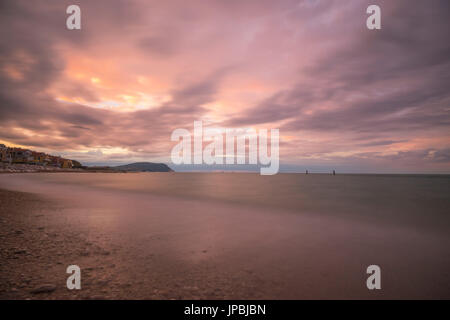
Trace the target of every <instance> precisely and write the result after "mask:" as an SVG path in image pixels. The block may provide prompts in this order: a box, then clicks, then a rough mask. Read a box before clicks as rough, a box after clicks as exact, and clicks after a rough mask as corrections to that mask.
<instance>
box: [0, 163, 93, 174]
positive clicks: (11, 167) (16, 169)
mask: <svg viewBox="0 0 450 320" xmlns="http://www.w3.org/2000/svg"><path fill="white" fill-rule="evenodd" d="M83 171H85V170H84V169H81V168H71V169H67V168H59V167H54V166H42V165H32V164H22V163H18V164H7V163H0V173H26V172H28V173H30V172H83Z"/></svg>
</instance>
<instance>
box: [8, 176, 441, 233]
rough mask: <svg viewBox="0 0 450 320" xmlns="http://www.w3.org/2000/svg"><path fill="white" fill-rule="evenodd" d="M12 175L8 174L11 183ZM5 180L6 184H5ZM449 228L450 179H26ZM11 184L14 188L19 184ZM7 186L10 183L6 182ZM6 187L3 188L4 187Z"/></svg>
mask: <svg viewBox="0 0 450 320" xmlns="http://www.w3.org/2000/svg"><path fill="white" fill-rule="evenodd" d="M8 176H9V177H11V176H10V175H3V177H5V178H6V179H8ZM6 179H4V180H6ZM30 179H32V180H38V181H39V182H41V183H42V182H44V183H52V184H53V183H60V184H69V185H72V184H75V185H82V186H86V187H93V188H101V189H114V190H122V191H133V192H138V193H149V194H156V195H164V196H170V197H180V198H185V199H196V200H208V201H221V202H229V203H234V204H241V205H248V206H255V207H264V208H272V209H279V210H287V211H294V212H302V213H321V214H332V215H340V216H349V217H354V218H356V217H357V218H359V219H366V220H369V221H383V220H387V221H389V222H390V223H397V222H398V223H401V224H413V225H414V224H417V225H419V226H420V227H421V228H423V227H428V226H431V227H434V228H444V229H446V228H448V227H449V220H450V219H449V217H448V208H449V207H450V197H449V196H448V195H449V194H450V176H448V175H447V176H446V175H440V176H439V175H336V176H332V175H326V174H309V175H304V174H278V175H275V176H261V175H259V174H252V173H127V174H121V173H95V174H94V173H86V174H73V173H58V174H55V173H49V174H41V173H40V174H27V176H26V180H30ZM17 180H19V181H20V179H11V183H12V184H14V183H16V184H17V183H19V182H18V181H17ZM4 182H5V181H4ZM1 184H2V183H0V185H1Z"/></svg>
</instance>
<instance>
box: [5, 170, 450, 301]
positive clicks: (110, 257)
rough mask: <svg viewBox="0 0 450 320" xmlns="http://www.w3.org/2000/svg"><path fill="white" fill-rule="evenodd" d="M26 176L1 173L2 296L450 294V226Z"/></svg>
mask: <svg viewBox="0 0 450 320" xmlns="http://www.w3.org/2000/svg"><path fill="white" fill-rule="evenodd" d="M71 175H73V173H72V174H71ZM16 176H17V178H14V177H11V176H9V177H10V181H9V182H11V183H5V181H6V180H2V181H1V182H0V188H3V189H1V190H0V219H1V224H0V255H1V261H2V263H1V265H0V298H1V299H317V298H318V299H380V298H381V299H386V298H394V299H405V298H412V299H419V298H422V299H432V298H434V299H442V298H447V299H448V298H450V268H449V267H450V255H449V254H448V248H449V244H450V236H449V235H448V233H442V232H431V231H430V230H428V229H427V230H420V229H417V228H411V227H399V226H398V225H397V224H395V225H389V224H384V223H382V224H373V223H365V222H364V221H355V220H352V219H345V218H342V217H341V218H333V217H331V216H330V215H326V216H324V215H314V214H310V213H307V212H305V213H304V214H293V213H292V212H288V211H281V210H276V209H274V208H267V209H263V208H254V207H251V206H244V205H236V204H226V203H220V202H214V201H199V200H188V199H180V198H175V197H167V196H160V195H149V194H144V193H139V192H135V191H119V190H114V189H108V188H98V187H92V186H86V185H80V184H71V183H70V182H67V183H66V184H57V185H56V184H49V183H45V184H44V183H38V182H36V180H35V179H29V178H28V176H26V175H22V174H18V175H16ZM13 180H17V181H19V182H20V183H18V184H16V183H12V181H13ZM7 189H8V190H7ZM72 264H76V265H79V266H80V268H81V286H82V289H81V290H68V289H67V288H66V279H67V277H68V274H66V273H65V271H66V268H67V266H69V265H72ZM371 264H377V265H379V266H380V267H381V270H382V290H378V291H369V290H368V289H367V288H366V279H367V274H366V268H367V266H369V265H371ZM39 289H43V290H39ZM39 291H44V292H39Z"/></svg>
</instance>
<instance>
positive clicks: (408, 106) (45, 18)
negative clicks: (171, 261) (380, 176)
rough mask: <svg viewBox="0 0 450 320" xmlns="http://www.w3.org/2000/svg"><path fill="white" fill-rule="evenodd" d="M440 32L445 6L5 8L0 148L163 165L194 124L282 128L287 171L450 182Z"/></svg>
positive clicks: (225, 3)
mask: <svg viewBox="0 0 450 320" xmlns="http://www.w3.org/2000/svg"><path fill="white" fill-rule="evenodd" d="M71 4H77V5H79V6H80V8H81V12H82V14H81V15H82V19H81V20H82V22H81V23H82V29H81V30H67V28H66V18H67V16H68V15H67V14H66V8H67V6H68V5H71ZM370 4H378V5H379V6H380V7H381V10H382V29H381V30H368V29H367V28H366V19H367V17H368V15H367V14H366V8H367V7H368V6H369V5H370ZM449 21H450V1H448V0H442V1H439V0H430V1H419V0H417V1H411V0H389V1H376V0H373V1H366V0H361V1H358V0H351V1H342V0H340V1H333V0H296V1H290V0H288V1H284V0H277V1H275V0H270V1H267V0H255V1H250V0H215V1H213V0H204V1H196V0H189V1H181V0H180V1H172V0H169V1H148V0H142V1H138V0H127V1H125V0H123V1H120V0H89V1H75V0H73V1H72V0H71V1H65V0H33V1H18V0H11V1H6V0H2V1H1V2H0V25H1V28H0V32H1V37H0V50H1V56H0V83H1V86H0V143H4V144H6V145H14V146H23V147H27V148H31V149H33V150H39V151H47V152H50V153H52V154H61V155H63V156H66V157H69V158H73V159H77V160H79V161H81V162H82V163H84V164H123V163H129V162H135V161H162V162H166V163H168V164H169V165H170V152H171V149H172V147H173V146H174V144H175V142H172V141H171V140H170V136H171V133H172V131H173V130H174V129H177V128H186V129H188V130H192V128H193V122H194V121H197V120H203V121H204V122H205V123H207V124H209V125H211V126H221V127H227V128H233V127H242V128H247V127H251V128H255V129H258V128H267V129H271V128H278V129H279V130H280V161H281V171H283V170H284V171H286V170H293V171H296V170H298V171H304V169H306V168H309V169H310V170H312V171H314V170H316V171H327V170H330V169H337V170H340V171H343V172H344V171H345V172H446V173H450V89H449V88H450V41H449V39H450V28H449Z"/></svg>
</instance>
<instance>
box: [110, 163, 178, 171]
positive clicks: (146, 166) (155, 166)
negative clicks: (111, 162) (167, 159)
mask: <svg viewBox="0 0 450 320" xmlns="http://www.w3.org/2000/svg"><path fill="white" fill-rule="evenodd" d="M111 168H112V169H117V170H124V171H140V172H171V171H173V170H172V169H170V167H169V166H168V165H166V164H164V163H153V162H135V163H130V164H125V165H122V166H116V167H111Z"/></svg>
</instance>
